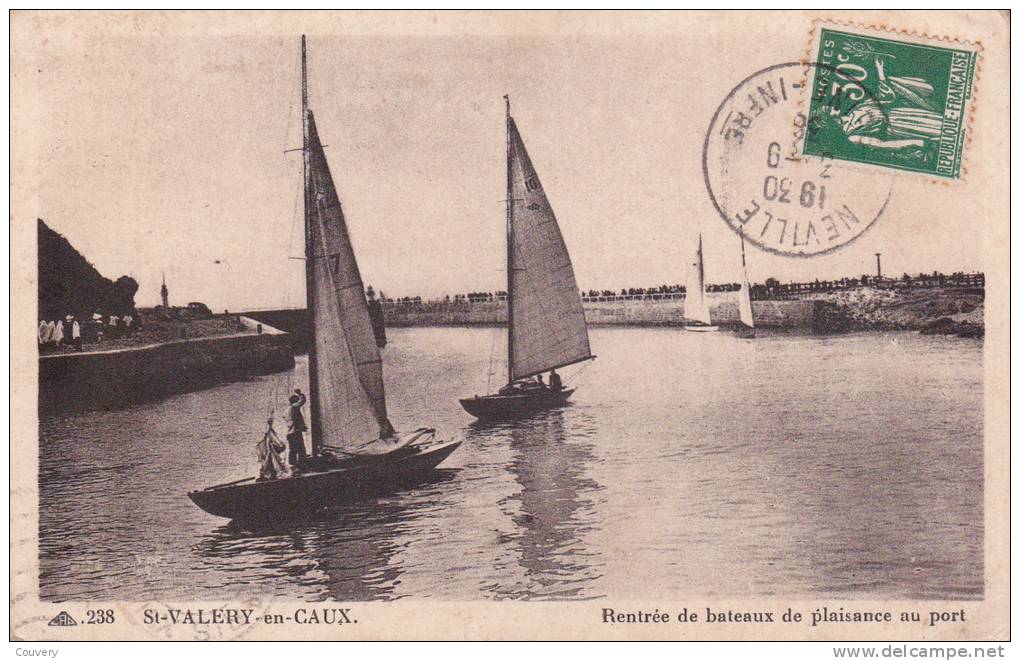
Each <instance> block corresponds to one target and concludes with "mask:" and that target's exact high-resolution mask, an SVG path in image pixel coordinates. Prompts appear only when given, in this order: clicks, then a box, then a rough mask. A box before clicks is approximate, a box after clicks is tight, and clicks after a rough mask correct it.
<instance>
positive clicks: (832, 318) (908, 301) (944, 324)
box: [812, 287, 985, 338]
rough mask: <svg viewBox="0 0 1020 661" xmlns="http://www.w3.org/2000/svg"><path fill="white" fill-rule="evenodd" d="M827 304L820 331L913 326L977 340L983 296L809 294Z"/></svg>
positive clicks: (926, 291) (929, 291) (933, 291)
mask: <svg viewBox="0 0 1020 661" xmlns="http://www.w3.org/2000/svg"><path fill="white" fill-rule="evenodd" d="M812 298H814V299H815V300H820V301H822V302H823V303H825V309H824V323H823V330H824V331H827V332H846V331H852V330H912V331H919V332H920V333H923V334H925V335H956V336H958V337H970V338H981V337H984V334H985V321H984V312H985V295H984V290H983V289H975V288H955V287H945V288H923V289H922V288H917V289H910V288H903V289H877V288H873V287H862V288H859V289H853V290H846V291H837V292H827V293H825V294H819V295H817V296H814V297H812Z"/></svg>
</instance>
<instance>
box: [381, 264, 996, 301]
mask: <svg viewBox="0 0 1020 661" xmlns="http://www.w3.org/2000/svg"><path fill="white" fill-rule="evenodd" d="M984 286H985V276H984V273H964V272H962V271H958V272H955V273H950V274H946V273H939V272H938V271H934V272H932V273H919V274H917V275H914V276H911V275H909V274H906V273H904V274H903V275H902V276H900V277H898V278H890V277H880V276H869V275H862V276H860V277H857V278H839V279H836V280H815V281H813V282H789V283H780V282H779V281H778V280H776V279H775V278H768V279H767V280H766V281H765V282H764V283H758V284H753V285H751V299H753V300H756V301H758V300H779V299H788V298H798V297H801V296H804V295H810V294H815V293H826V292H833V291H838V290H844V289H855V288H858V287H877V288H885V289H911V288H923V287H974V288H983V287H984ZM740 287H741V284H740V283H739V282H725V283H714V284H707V285H705V291H707V292H710V293H711V292H735V291H739V290H740ZM686 295H687V288H686V287H685V286H684V285H680V284H674V285H659V286H658V287H648V288H645V287H624V288H621V289H620V290H619V291H614V290H611V289H602V290H598V289H590V290H588V291H586V292H585V291H582V292H581V298H582V300H584V301H586V302H587V301H599V302H612V301H617V300H634V299H646V300H660V299H671V298H678V299H682V298H684V297H685V296H686ZM506 297H507V293H506V292H505V291H496V292H470V293H468V294H454V295H453V296H450V295H446V296H444V297H442V298H436V299H429V300H422V297H421V296H404V297H402V298H396V299H393V298H386V297H385V296H381V295H380V298H379V300H380V301H381V302H382V304H383V305H384V306H394V307H413V306H419V305H422V304H425V303H427V304H437V303H454V304H460V303H494V302H501V301H505V300H506Z"/></svg>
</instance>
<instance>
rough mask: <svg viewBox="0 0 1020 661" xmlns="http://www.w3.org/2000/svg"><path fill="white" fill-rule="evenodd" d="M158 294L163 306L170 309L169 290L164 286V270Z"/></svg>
mask: <svg viewBox="0 0 1020 661" xmlns="http://www.w3.org/2000/svg"><path fill="white" fill-rule="evenodd" d="M159 295H160V297H161V298H162V299H163V307H164V308H165V309H167V310H169V309H170V290H169V289H167V288H166V271H164V272H163V286H162V287H160V288H159Z"/></svg>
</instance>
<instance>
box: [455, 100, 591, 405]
mask: <svg viewBox="0 0 1020 661" xmlns="http://www.w3.org/2000/svg"><path fill="white" fill-rule="evenodd" d="M503 99H504V100H505V101H506V233H507V250H506V261H507V289H506V290H507V384H506V385H505V386H504V387H502V388H501V389H500V390H499V392H497V393H495V394H488V395H483V396H479V395H475V396H474V397H468V398H465V399H461V400H460V404H461V406H463V407H464V410H465V411H467V412H468V413H470V414H471V415H473V416H475V417H477V418H482V419H492V418H509V417H517V416H521V415H526V414H528V413H530V412H533V411H536V410H540V409H545V408H550V407H553V406H560V405H562V404H565V403H566V401H567V399H568V398H569V397H570V396H571V395H572V394H573V393H574V390H575V389H571V388H565V387H563V386H562V385H560V384H559V383H558V382H557V381H558V376H557V377H555V379H554V377H552V376H551V375H550V384H548V385H546V384H543V383H540V382H537V381H531V378H532V377H535V376H539V375H541V374H542V373H543V372H550V371H552V370H555V369H558V368H561V367H566V366H567V365H573V364H575V363H580V362H582V361H586V360H591V359H593V358H595V356H593V355H592V353H591V346H590V344H589V342H588V326H587V323H586V322H585V319H584V308H583V307H582V305H581V293H580V291H578V288H577V280H576V279H575V277H574V267H573V265H572V264H571V263H570V255H569V254H568V253H567V246H566V244H565V243H564V241H563V235H562V234H561V233H560V228H559V225H558V224H557V223H556V216H555V215H554V214H553V210H552V207H551V206H550V205H549V200H548V199H547V198H546V195H545V191H544V190H543V189H542V184H541V182H540V181H539V179H538V174H537V173H536V172H535V168H534V166H533V165H532V164H531V158H530V157H529V156H528V152H527V150H526V149H525V147H524V141H523V140H522V139H521V134H520V132H519V131H518V130H517V125H516V123H515V122H514V119H513V117H511V116H510V97H509V96H504V97H503ZM539 378H541V377H539Z"/></svg>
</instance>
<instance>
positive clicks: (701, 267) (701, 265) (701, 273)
mask: <svg viewBox="0 0 1020 661" xmlns="http://www.w3.org/2000/svg"><path fill="white" fill-rule="evenodd" d="M698 282H699V283H700V284H701V297H702V300H704V297H705V254H704V252H702V249H701V234H698Z"/></svg>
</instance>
